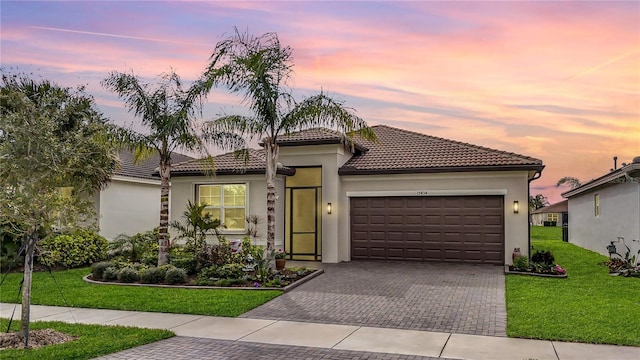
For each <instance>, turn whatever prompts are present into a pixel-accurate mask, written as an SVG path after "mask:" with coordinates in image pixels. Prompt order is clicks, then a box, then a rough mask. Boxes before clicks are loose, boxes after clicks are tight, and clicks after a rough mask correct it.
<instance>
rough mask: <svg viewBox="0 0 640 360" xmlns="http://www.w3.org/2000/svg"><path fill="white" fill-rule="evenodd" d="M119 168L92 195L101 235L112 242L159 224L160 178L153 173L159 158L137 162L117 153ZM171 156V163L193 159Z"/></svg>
mask: <svg viewBox="0 0 640 360" xmlns="http://www.w3.org/2000/svg"><path fill="white" fill-rule="evenodd" d="M118 155H119V158H120V168H119V169H118V170H117V171H116V173H115V175H113V176H112V177H111V182H110V183H109V185H108V186H107V187H106V188H105V189H103V190H101V191H100V192H98V193H96V194H94V196H93V203H94V205H95V211H96V214H97V215H98V226H99V228H100V235H102V236H104V237H105V238H107V239H109V240H113V239H114V238H116V237H117V236H118V235H120V234H127V235H134V234H136V233H138V232H144V231H148V230H152V229H153V228H155V227H157V226H158V223H159V221H160V179H159V178H158V177H157V176H154V175H153V173H154V171H155V169H156V168H157V167H158V164H159V158H158V155H154V156H151V157H149V158H148V159H146V160H144V161H141V162H139V163H137V164H136V163H135V162H134V158H133V154H132V153H131V152H127V151H121V152H119V154H118ZM192 159H193V158H192V157H189V156H186V155H182V154H177V153H174V154H173V155H172V162H173V163H178V162H183V161H187V160H192Z"/></svg>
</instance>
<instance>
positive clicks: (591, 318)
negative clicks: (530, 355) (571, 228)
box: [506, 228, 640, 346]
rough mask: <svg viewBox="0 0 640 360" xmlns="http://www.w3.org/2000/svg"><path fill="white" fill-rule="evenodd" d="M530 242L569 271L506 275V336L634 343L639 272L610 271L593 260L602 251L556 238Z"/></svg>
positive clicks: (639, 341) (639, 314) (639, 319)
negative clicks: (558, 276) (553, 275)
mask: <svg viewBox="0 0 640 360" xmlns="http://www.w3.org/2000/svg"><path fill="white" fill-rule="evenodd" d="M542 229H544V232H551V231H550V230H547V229H553V228H542ZM558 229H559V228H558ZM538 230H539V229H538ZM533 234H534V230H533V229H532V238H533ZM536 236H537V237H538V238H540V237H541V236H544V234H541V232H538V233H537V234H536ZM556 239H558V237H556ZM532 245H533V247H534V251H535V250H550V251H551V252H552V253H553V255H554V256H555V259H556V263H558V264H560V265H562V266H563V267H564V268H566V269H567V273H568V274H569V277H567V278H566V279H553V278H541V277H532V276H522V275H507V279H506V290H507V292H506V300H507V334H508V335H509V336H512V337H523V338H534V339H548V340H563V341H574V342H586V343H603V344H617V345H635V346H639V345H640V336H639V333H638V324H640V278H625V277H617V276H610V275H609V269H608V268H607V267H606V266H602V265H598V264H599V263H602V262H605V261H607V257H605V256H603V255H600V254H597V253H595V252H592V251H589V250H586V249H583V248H581V247H578V246H575V245H573V244H569V243H565V242H562V241H560V240H542V241H540V240H539V241H532Z"/></svg>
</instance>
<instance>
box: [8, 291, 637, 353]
mask: <svg viewBox="0 0 640 360" xmlns="http://www.w3.org/2000/svg"><path fill="white" fill-rule="evenodd" d="M14 308H15V312H16V315H15V316H16V317H19V314H20V306H19V305H15V304H6V303H0V317H4V318H8V317H10V316H11V313H12V312H13V311H14ZM31 309H32V310H31V317H32V320H33V321H64V322H70V323H83V324H102V325H125V326H136V327H144V328H155V329H169V330H172V331H174V332H175V333H176V334H177V335H178V336H183V337H195V338H207V339H217V340H230V341H234V342H236V343H237V344H238V345H240V346H241V345H242V344H246V345H249V344H250V343H261V344H275V345H289V346H301V347H310V348H322V349H334V350H350V351H365V352H374V353H382V354H400V355H413V356H425V357H432V358H451V359H469V360H485V359H486V360H501V359H505V360H507V359H508V360H512V359H537V360H547V359H548V360H574V359H575V360H584V359H599V360H600V359H640V347H627V346H612V345H593V344H581V343H567V342H557V341H542V340H529V339H516V338H505V337H491V336H479V335H462V334H452V333H441V332H429V331H416V330H396V329H388V328H375V327H365V326H349V325H336V324H318V323H305V322H293V321H278V320H265V319H251V318H224V317H214V316H201V315H184V314H165V313H146V312H134V311H119V310H99V309H83V308H68V307H57V306H39V305H33V306H32V308H31Z"/></svg>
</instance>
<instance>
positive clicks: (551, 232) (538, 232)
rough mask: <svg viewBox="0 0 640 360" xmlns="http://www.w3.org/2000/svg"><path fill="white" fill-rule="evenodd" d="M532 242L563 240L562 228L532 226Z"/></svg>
mask: <svg viewBox="0 0 640 360" xmlns="http://www.w3.org/2000/svg"><path fill="white" fill-rule="evenodd" d="M531 240H562V228H561V227H560V226H532V227H531Z"/></svg>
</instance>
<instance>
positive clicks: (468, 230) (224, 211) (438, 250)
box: [170, 125, 544, 264]
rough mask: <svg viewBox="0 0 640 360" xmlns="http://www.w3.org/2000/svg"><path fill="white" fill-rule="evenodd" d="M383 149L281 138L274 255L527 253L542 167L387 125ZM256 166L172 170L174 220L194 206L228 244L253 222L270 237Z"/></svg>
mask: <svg viewBox="0 0 640 360" xmlns="http://www.w3.org/2000/svg"><path fill="white" fill-rule="evenodd" d="M372 129H373V131H374V132H375V133H376V135H377V137H378V141H377V142H369V141H362V140H357V141H355V143H354V144H353V145H352V146H349V145H346V146H345V143H344V139H343V138H342V137H341V136H340V134H339V133H337V132H335V131H332V130H328V129H323V128H316V129H310V130H304V131H300V132H296V133H293V134H290V135H288V136H284V137H281V138H280V139H279V145H280V157H279V169H278V171H277V193H278V198H277V201H276V221H277V224H276V247H278V248H283V249H285V250H286V252H287V254H288V256H289V258H292V259H300V260H322V261H323V262H327V263H336V262H341V261H350V260H358V259H366V260H416V261H447V262H449V261H451V262H466V263H489V264H505V263H510V262H511V255H512V252H513V251H514V248H520V251H521V252H522V253H523V254H527V250H528V248H529V247H528V242H529V238H528V226H529V214H528V206H527V204H528V197H529V182H530V181H532V180H534V179H536V178H537V177H539V175H540V173H541V171H542V169H543V168H544V165H543V164H542V161H541V160H538V159H534V158H532V157H528V156H523V155H518V154H514V153H510V152H505V151H499V150H493V149H489V148H485V147H480V146H476V145H472V144H468V143H463V142H457V141H452V140H447V139H442V138H437V137H433V136H428V135H424V134H420V133H416V132H412V131H407V130H403V129H398V128H393V127H389V126H384V125H378V126H373V127H372ZM249 159H250V160H249V162H248V163H247V164H244V163H243V161H240V160H237V159H236V158H235V157H234V156H233V154H224V155H220V156H218V157H216V158H215V165H216V171H215V176H209V175H206V174H205V173H204V172H203V171H202V170H201V169H202V167H201V166H200V164H199V162H198V160H190V161H187V162H184V163H179V164H175V166H174V167H173V169H172V172H171V178H172V185H171V205H170V218H171V220H178V219H179V216H180V214H182V212H183V211H184V209H185V206H186V204H187V200H191V201H195V202H199V203H206V204H208V207H207V210H208V211H210V212H211V213H213V214H214V216H216V217H218V216H219V217H220V219H221V221H222V222H223V223H224V224H225V225H226V226H227V228H226V229H224V231H223V232H224V234H225V236H226V237H227V239H229V240H233V239H237V238H240V237H242V236H244V234H245V233H246V226H247V225H246V224H245V222H244V217H245V216H246V215H258V217H259V218H261V219H262V220H263V221H262V223H261V224H259V228H258V232H259V234H261V235H262V237H265V236H266V221H265V220H266V185H265V176H264V173H265V154H264V152H263V150H259V149H253V150H251V151H250V157H249Z"/></svg>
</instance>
